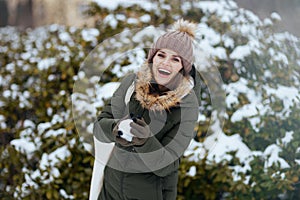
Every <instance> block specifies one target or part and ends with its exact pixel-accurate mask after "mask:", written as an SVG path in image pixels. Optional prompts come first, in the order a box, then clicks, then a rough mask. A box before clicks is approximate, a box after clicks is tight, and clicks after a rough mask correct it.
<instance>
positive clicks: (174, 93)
mask: <svg viewBox="0 0 300 200" xmlns="http://www.w3.org/2000/svg"><path fill="white" fill-rule="evenodd" d="M151 80H152V73H151V68H150V67H149V66H148V63H144V64H143V66H142V67H141V69H140V71H139V72H138V73H137V80H136V87H135V92H136V99H137V100H138V101H139V102H140V103H141V105H142V107H143V108H146V109H148V110H152V111H163V110H169V109H170V108H171V107H174V106H177V105H178V104H179V103H180V102H181V100H182V99H183V97H185V96H186V95H188V94H189V93H190V91H191V90H192V88H193V87H194V81H193V78H192V77H184V78H183V79H182V83H181V84H179V86H178V87H177V88H176V89H175V90H170V91H167V92H165V94H164V95H158V94H150V87H151Z"/></svg>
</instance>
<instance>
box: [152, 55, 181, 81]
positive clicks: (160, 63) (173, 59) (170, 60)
mask: <svg viewBox="0 0 300 200" xmlns="http://www.w3.org/2000/svg"><path fill="white" fill-rule="evenodd" d="M182 68H183V66H182V60H181V58H180V56H179V55H178V54H177V53H176V52H174V51H172V50H169V49H160V50H159V51H157V53H156V54H155V56H154V57H153V66H152V73H153V76H154V79H155V81H156V82H157V83H158V84H160V85H166V84H168V83H169V82H170V81H171V80H172V79H173V78H174V77H175V76H176V75H177V74H178V72H179V71H180V70H181V69H182Z"/></svg>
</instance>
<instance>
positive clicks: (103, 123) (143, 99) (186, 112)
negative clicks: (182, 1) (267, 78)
mask: <svg viewBox="0 0 300 200" xmlns="http://www.w3.org/2000/svg"><path fill="white" fill-rule="evenodd" d="M173 28H174V29H173V30H171V31H169V32H167V33H165V34H164V35H162V36H160V37H159V38H158V40H157V41H156V42H155V43H154V44H153V46H152V48H151V49H150V51H149V53H148V58H147V60H146V62H145V63H144V64H143V66H142V67H141V68H140V70H139V71H138V72H137V73H136V74H129V75H127V76H125V77H124V78H123V80H122V83H121V84H120V87H119V88H118V89H117V90H116V92H115V93H114V95H113V97H112V98H111V101H110V102H109V103H108V104H107V105H106V106H105V107H104V108H103V110H102V112H101V114H100V115H99V116H98V119H97V121H96V122H95V124H94V135H95V137H96V138H97V139H98V140H100V141H101V142H115V148H114V149H113V151H112V154H111V157H110V159H109V161H108V163H107V166H106V167H105V170H104V182H103V188H102V190H101V192H100V194H99V196H98V199H102V200H110V199H141V200H153V199H155V200H163V199H167V200H173V199H176V195H177V179H178V172H177V171H178V166H179V158H180V157H181V156H182V154H183V152H184V151H185V149H186V148H187V147H188V145H189V143H190V141H191V139H192V138H193V136H194V126H195V122H196V121H197V118H198V107H199V105H198V98H199V96H200V95H199V93H198V92H199V91H200V89H199V88H200V85H199V82H200V81H199V80H200V76H199V74H198V73H196V70H195V68H194V67H193V65H192V63H193V60H194V55H193V46H192V43H193V37H194V35H195V30H196V26H195V24H193V23H190V22H188V21H184V20H179V21H177V22H176V23H175V24H174V27H173ZM132 85H134V91H133V93H132V96H131V98H130V100H129V102H128V103H126V102H125V101H124V99H126V98H127V91H128V88H129V87H130V86H132ZM128 119H130V120H128ZM125 122H128V123H129V124H127V125H126V126H127V128H126V131H125V129H124V128H122V127H123V124H124V123H125ZM126 135H127V136H128V135H130V137H125V136H126ZM99 178H100V177H99Z"/></svg>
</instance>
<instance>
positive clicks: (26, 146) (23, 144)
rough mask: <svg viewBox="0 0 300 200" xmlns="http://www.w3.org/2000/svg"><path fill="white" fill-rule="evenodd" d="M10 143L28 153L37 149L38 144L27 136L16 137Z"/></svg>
mask: <svg viewBox="0 0 300 200" xmlns="http://www.w3.org/2000/svg"><path fill="white" fill-rule="evenodd" d="M10 144H11V145H13V146H14V147H15V149H16V150H18V151H20V152H23V153H25V154H27V155H30V154H31V153H33V152H34V151H35V150H37V146H36V145H35V144H34V143H33V142H31V141H30V140H28V139H25V138H20V139H14V140H12V141H11V142H10Z"/></svg>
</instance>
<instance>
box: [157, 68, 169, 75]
mask: <svg viewBox="0 0 300 200" xmlns="http://www.w3.org/2000/svg"><path fill="white" fill-rule="evenodd" d="M158 70H159V72H162V73H164V74H171V72H170V71H168V70H166V69H158Z"/></svg>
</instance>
